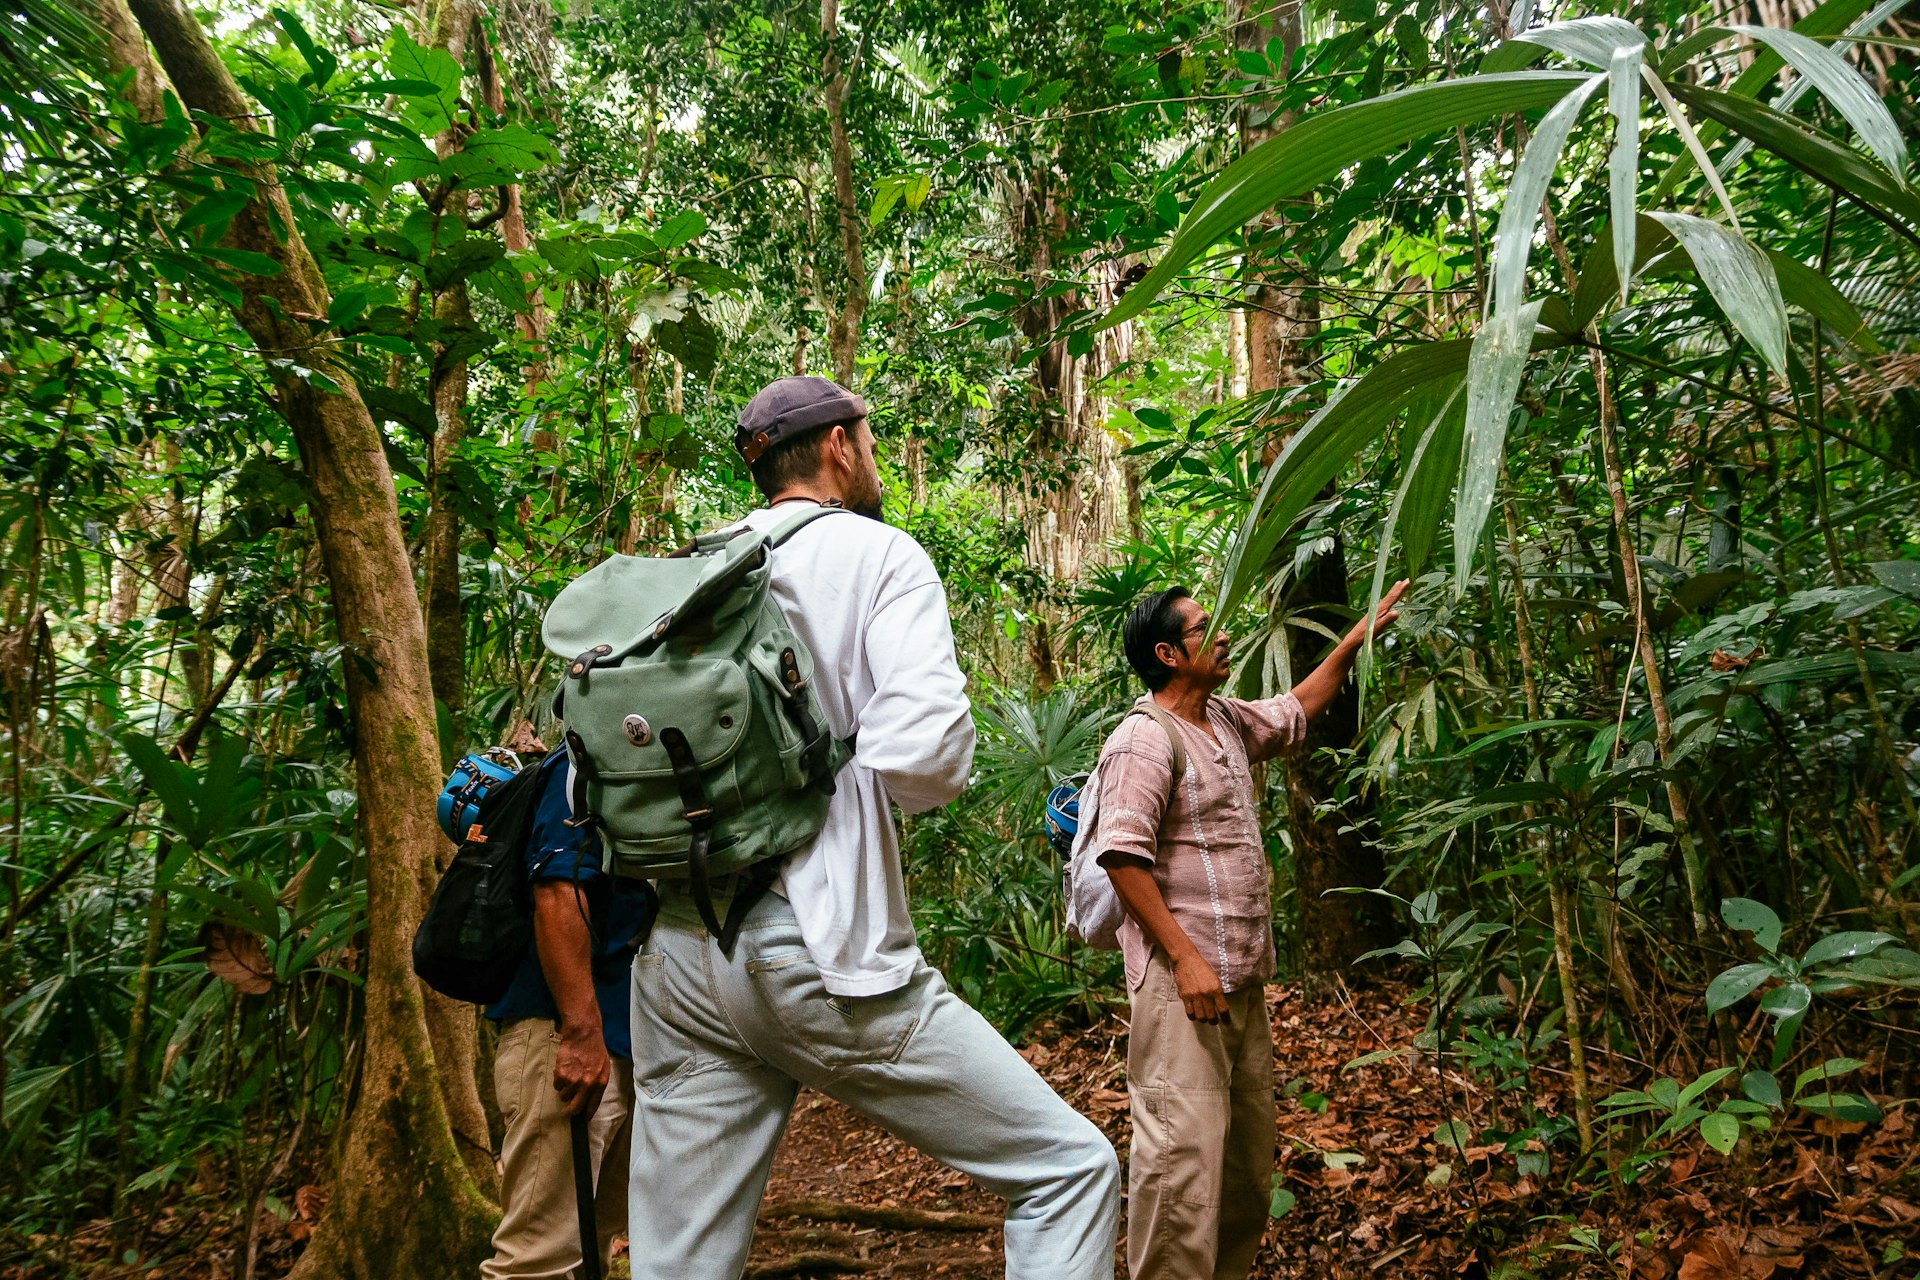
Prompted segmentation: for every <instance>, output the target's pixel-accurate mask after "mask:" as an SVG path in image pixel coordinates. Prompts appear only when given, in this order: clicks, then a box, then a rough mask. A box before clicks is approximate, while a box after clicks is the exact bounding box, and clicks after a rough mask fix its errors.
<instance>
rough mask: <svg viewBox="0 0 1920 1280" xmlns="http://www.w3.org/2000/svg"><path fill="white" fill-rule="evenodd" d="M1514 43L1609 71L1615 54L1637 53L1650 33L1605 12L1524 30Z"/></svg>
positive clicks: (1514, 39)
mask: <svg viewBox="0 0 1920 1280" xmlns="http://www.w3.org/2000/svg"><path fill="white" fill-rule="evenodd" d="M1512 43H1515V44H1520V43H1525V44H1537V45H1539V46H1540V47H1541V48H1544V49H1551V50H1553V51H1554V52H1555V53H1559V54H1564V55H1566V56H1567V57H1569V58H1572V59H1574V60H1575V61H1576V62H1584V63H1586V64H1587V65H1588V66H1590V67H1595V68H1598V69H1599V70H1601V71H1605V70H1607V69H1608V68H1609V67H1611V66H1613V63H1614V59H1615V57H1616V56H1617V55H1618V53H1619V52H1620V51H1621V50H1622V49H1631V50H1634V51H1636V52H1637V51H1638V50H1641V49H1644V48H1646V46H1647V36H1646V33H1645V32H1643V31H1641V30H1640V28H1638V27H1636V26H1634V25H1633V24H1632V23H1631V22H1628V21H1627V20H1626V19H1625V18H1615V17H1610V16H1607V15H1604V14H1603V15H1599V16H1596V17H1589V18H1570V19H1568V20H1567V21H1565V22H1549V23H1548V24H1547V25H1546V26H1544V27H1535V28H1533V29H1532V30H1531V31H1523V32H1521V33H1520V34H1519V35H1517V36H1515V37H1514V38H1513V41H1512ZM1510 56H1511V55H1510Z"/></svg>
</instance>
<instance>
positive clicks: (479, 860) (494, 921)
mask: <svg viewBox="0 0 1920 1280" xmlns="http://www.w3.org/2000/svg"><path fill="white" fill-rule="evenodd" d="M462 764H463V765H464V764H465V762H464V761H463V762H462ZM545 772H546V769H545V768H544V767H543V766H542V765H539V764H534V765H529V766H528V767H526V768H524V769H521V770H520V771H519V772H518V773H515V774H514V775H513V776H511V777H509V778H505V779H503V780H500V781H498V782H497V783H495V784H494V785H493V786H490V787H488V788H486V790H485V793H484V795H480V797H479V799H478V800H477V802H474V810H477V814H478V816H477V818H476V819H475V820H473V821H471V822H468V823H467V824H466V826H465V828H464V830H462V831H461V839H460V851H459V852H458V853H456V854H454V856H453V862H452V863H451V864H450V865H449V866H448V867H447V869H446V872H445V873H444V874H443V875H442V876H441V877H440V885H439V887H438V888H436V889H435V890H434V891H433V901H432V902H430V903H428V904H427V913H426V915H425V916H423V917H421V920H420V928H419V930H418V931H417V932H415V933H414V935H413V971H414V973H416V974H418V975H419V977H420V981H422V982H424V983H426V984H427V985H428V986H430V987H432V988H433V989H434V990H435V991H438V992H439V993H440V994H441V995H444V996H451V997H452V998H453V999H455V1000H465V1001H468V1002H470V1003H472V1004H491V1003H493V1002H494V1001H495V1000H498V999H499V998H500V997H501V996H503V995H505V994H506V990H507V987H508V986H509V985H510V984H511V983H512V982H513V975H514V973H515V972H516V971H517V970H518V969H519V968H520V962H521V961H522V960H523V959H525V958H526V954H527V945H528V944H529V943H530V942H532V941H533V891H532V889H531V887H530V886H529V884H528V878H527V864H526V860H525V857H524V856H523V854H524V850H525V847H526V842H527V835H528V832H529V831H530V829H531V828H532V826H533V811H534V806H535V805H536V804H537V803H538V802H539V799H540V787H541V785H542V775H543V774H545ZM458 777H459V775H458V774H456V779H457V778H458ZM452 786H453V784H452V783H449V787H450V788H451V787H452Z"/></svg>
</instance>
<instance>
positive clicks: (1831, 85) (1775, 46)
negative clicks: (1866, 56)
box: [1730, 25, 1907, 182]
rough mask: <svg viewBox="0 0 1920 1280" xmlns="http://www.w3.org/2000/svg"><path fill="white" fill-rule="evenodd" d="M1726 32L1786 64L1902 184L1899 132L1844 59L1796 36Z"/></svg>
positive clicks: (1751, 29) (1756, 30)
mask: <svg viewBox="0 0 1920 1280" xmlns="http://www.w3.org/2000/svg"><path fill="white" fill-rule="evenodd" d="M1730 30H1733V31H1737V32H1739V33H1740V34H1741V35H1743V36H1746V37H1747V38H1749V39H1752V40H1758V41H1760V42H1761V43H1763V44H1765V45H1766V46H1767V47H1769V48H1770V49H1772V50H1773V51H1774V52H1775V53H1777V54H1779V55H1780V56H1781V57H1783V58H1785V59H1786V60H1787V61H1788V62H1790V63H1792V64H1793V69H1794V70H1795V71H1798V72H1799V73H1800V74H1801V75H1803V76H1805V77H1806V78H1807V82H1808V83H1809V84H1811V85H1813V87H1814V88H1816V89H1818V90H1819V91H1820V93H1821V96H1823V97H1824V98H1826V100H1827V101H1828V102H1830V103H1832V104H1833V109H1834V110H1835V111H1838V112H1839V113H1840V115H1841V117H1842V118H1843V119H1844V120H1846V122H1847V123H1848V124H1850V125H1852V126H1853V128H1854V132H1856V133H1858V134H1859V135H1860V141H1862V142H1864V143H1866V144H1867V149H1868V150H1869V151H1871V152H1873V154H1875V155H1876V156H1879V157H1880V163H1881V164H1884V165H1886V166H1887V168H1888V169H1890V170H1891V171H1892V172H1893V175H1894V176H1895V177H1896V178H1899V179H1900V180H1901V181H1902V182H1905V180H1906V173H1907V143H1906V139H1904V138H1902V137H1901V136H1900V126H1899V125H1897V124H1895V123H1894V122H1893V113H1892V112H1890V111H1888V110H1887V104H1886V103H1884V102H1882V101H1880V97H1879V95H1878V94H1876V93H1875V92H1874V91H1873V86H1871V85H1869V84H1868V83H1867V81H1866V78H1865V77H1863V76H1862V75H1861V74H1860V73H1859V72H1858V71H1855V70H1854V69H1853V68H1852V67H1850V66H1848V65H1847V63H1846V60H1845V59H1843V58H1842V57H1841V56H1840V55H1839V54H1837V53H1835V52H1833V50H1831V49H1829V48H1827V47H1826V46H1825V45H1823V44H1820V43H1818V42H1817V41H1814V40H1809V39H1808V38H1807V37H1806V36H1804V35H1801V34H1800V33H1799V32H1797V31H1783V30H1781V29H1780V28H1778V27H1756V26H1746V25H1741V26H1734V27H1731V28H1730Z"/></svg>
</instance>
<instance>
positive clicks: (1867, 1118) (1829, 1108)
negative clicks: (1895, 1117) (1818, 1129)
mask: <svg viewBox="0 0 1920 1280" xmlns="http://www.w3.org/2000/svg"><path fill="white" fill-rule="evenodd" d="M1797 1102H1798V1105H1800V1106H1803V1107H1805V1108H1806V1109H1807V1110H1809V1111H1811V1112H1813V1113H1814V1114H1815V1115H1818V1116H1832V1117H1833V1118H1834V1119H1835V1120H1847V1121H1852V1122H1854V1123H1856V1124H1872V1123H1873V1122H1875V1121H1876V1120H1878V1119H1880V1116H1881V1112H1880V1108H1879V1107H1877V1106H1875V1105H1874V1104H1873V1103H1872V1102H1870V1101H1868V1100H1867V1099H1866V1098H1863V1097H1861V1096H1860V1095H1859V1094H1857V1093H1816V1094H1812V1095H1810V1096H1808V1097H1805V1098H1800V1099H1798V1100H1797Z"/></svg>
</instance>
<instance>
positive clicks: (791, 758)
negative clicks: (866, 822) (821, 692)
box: [749, 644, 844, 791]
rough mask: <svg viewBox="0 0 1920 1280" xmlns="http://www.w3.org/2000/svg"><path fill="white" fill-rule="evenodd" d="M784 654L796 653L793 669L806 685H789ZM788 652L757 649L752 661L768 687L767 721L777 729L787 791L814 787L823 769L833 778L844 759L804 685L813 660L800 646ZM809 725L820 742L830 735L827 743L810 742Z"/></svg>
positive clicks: (809, 690)
mask: <svg viewBox="0 0 1920 1280" xmlns="http://www.w3.org/2000/svg"><path fill="white" fill-rule="evenodd" d="M784 653H791V654H793V663H794V666H793V670H794V671H796V672H798V673H799V675H800V678H801V680H802V682H803V683H802V684H801V686H800V687H799V688H798V689H795V688H793V687H792V686H791V685H790V684H789V677H788V675H787V673H786V672H783V671H782V670H781V662H782V660H783V657H784ZM784 653H782V654H776V653H774V652H772V651H770V650H768V649H765V648H755V649H754V651H753V653H752V654H751V655H750V657H749V661H750V662H751V663H752V664H753V669H754V671H755V672H757V673H758V674H759V676H760V678H761V680H763V681H764V682H765V684H766V692H767V706H768V716H767V719H768V720H769V722H770V723H771V724H772V726H773V737H774V741H775V744H776V745H777V746H778V748H779V751H780V770H781V773H782V774H783V775H784V776H785V778H786V784H787V789H788V790H789V791H798V790H800V789H801V788H802V787H805V786H809V785H811V784H812V783H813V782H814V781H815V780H816V777H817V775H818V774H819V773H820V772H821V771H822V770H823V769H824V770H825V772H826V773H827V775H828V776H831V775H832V773H833V771H834V770H835V769H837V768H838V767H839V765H840V763H841V762H842V759H844V757H842V758H841V759H836V758H834V757H833V755H832V752H833V748H834V746H835V743H834V741H833V740H832V738H831V736H830V735H831V732H832V731H831V730H830V729H828V728H827V721H826V716H825V715H824V714H823V713H822V711H821V708H820V703H819V700H818V699H816V698H815V697H814V696H813V690H812V689H811V688H810V687H809V686H808V685H807V684H806V683H804V682H805V681H808V680H810V679H811V678H812V675H813V663H812V660H811V659H810V658H808V657H807V656H806V655H805V651H804V650H803V649H802V648H801V647H800V646H799V645H798V644H793V645H790V646H788V647H787V649H786V650H784ZM806 726H810V727H811V728H812V730H813V732H814V735H815V737H816V739H817V738H820V737H822V736H826V741H824V742H817V741H816V742H809V741H808V739H807V736H806V734H805V733H804V732H803V727H806ZM810 747H811V748H812V750H813V751H814V752H816V753H822V755H821V758H815V756H814V755H810V754H809V748H810ZM829 789H830V788H829Z"/></svg>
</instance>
